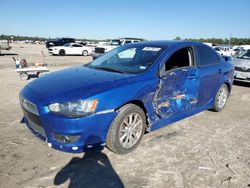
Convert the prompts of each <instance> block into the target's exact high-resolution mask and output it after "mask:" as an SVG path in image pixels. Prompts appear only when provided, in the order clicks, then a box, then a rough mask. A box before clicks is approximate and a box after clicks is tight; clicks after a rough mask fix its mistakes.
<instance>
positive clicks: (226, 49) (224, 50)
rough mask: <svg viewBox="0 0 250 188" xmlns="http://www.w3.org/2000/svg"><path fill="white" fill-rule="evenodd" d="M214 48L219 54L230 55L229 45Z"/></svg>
mask: <svg viewBox="0 0 250 188" xmlns="http://www.w3.org/2000/svg"><path fill="white" fill-rule="evenodd" d="M214 50H215V51H216V52H217V53H218V54H220V55H225V56H231V55H232V54H231V50H230V48H229V47H223V46H215V47H214Z"/></svg>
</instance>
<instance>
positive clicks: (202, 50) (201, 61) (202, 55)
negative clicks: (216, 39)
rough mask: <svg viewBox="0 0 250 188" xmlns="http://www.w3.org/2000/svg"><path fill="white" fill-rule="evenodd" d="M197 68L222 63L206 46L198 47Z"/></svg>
mask: <svg viewBox="0 0 250 188" xmlns="http://www.w3.org/2000/svg"><path fill="white" fill-rule="evenodd" d="M196 49H197V62H196V65H197V66H203V65H211V64H216V63H219V62H220V59H219V57H218V55H217V54H216V53H215V52H214V51H213V50H212V49H210V48H208V47H206V46H197V47H196Z"/></svg>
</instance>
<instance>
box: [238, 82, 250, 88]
mask: <svg viewBox="0 0 250 188" xmlns="http://www.w3.org/2000/svg"><path fill="white" fill-rule="evenodd" d="M234 85H237V86H243V87H250V83H248V82H239V81H234Z"/></svg>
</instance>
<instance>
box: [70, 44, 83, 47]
mask: <svg viewBox="0 0 250 188" xmlns="http://www.w3.org/2000/svg"><path fill="white" fill-rule="evenodd" d="M72 46H73V47H82V46H81V45H78V44H73V45H72Z"/></svg>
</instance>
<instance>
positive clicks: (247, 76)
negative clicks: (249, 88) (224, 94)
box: [234, 70, 250, 83]
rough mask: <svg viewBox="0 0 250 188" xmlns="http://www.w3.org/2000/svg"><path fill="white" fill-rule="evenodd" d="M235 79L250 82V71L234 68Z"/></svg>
mask: <svg viewBox="0 0 250 188" xmlns="http://www.w3.org/2000/svg"><path fill="white" fill-rule="evenodd" d="M234 81H239V82H248V83H249V82H250V72H242V71H237V70H234Z"/></svg>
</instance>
